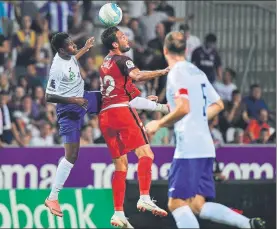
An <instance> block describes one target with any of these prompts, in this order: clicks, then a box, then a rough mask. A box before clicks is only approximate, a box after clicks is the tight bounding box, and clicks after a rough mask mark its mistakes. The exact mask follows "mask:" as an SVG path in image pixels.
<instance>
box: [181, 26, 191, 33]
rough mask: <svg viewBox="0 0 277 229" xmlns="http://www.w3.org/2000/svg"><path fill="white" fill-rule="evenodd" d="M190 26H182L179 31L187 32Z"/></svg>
mask: <svg viewBox="0 0 277 229" xmlns="http://www.w3.org/2000/svg"><path fill="white" fill-rule="evenodd" d="M189 29H190V28H189V25H188V24H182V25H180V26H179V30H180V31H183V32H186V31H189Z"/></svg>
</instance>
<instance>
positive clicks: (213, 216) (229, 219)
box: [199, 202, 251, 228]
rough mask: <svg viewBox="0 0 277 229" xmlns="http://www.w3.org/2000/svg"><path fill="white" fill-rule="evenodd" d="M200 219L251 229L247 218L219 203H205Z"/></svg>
mask: <svg viewBox="0 0 277 229" xmlns="http://www.w3.org/2000/svg"><path fill="white" fill-rule="evenodd" d="M199 217H200V218H202V219H209V220H211V221H213V222H216V223H222V224H226V225H229V226H235V227H238V228H251V226H250V222H249V219H248V218H247V217H245V216H243V215H240V214H238V213H236V212H234V211H233V210H232V209H230V208H228V207H226V206H224V205H222V204H218V203H211V202H209V203H205V204H204V205H203V207H202V210H201V212H200V214H199Z"/></svg>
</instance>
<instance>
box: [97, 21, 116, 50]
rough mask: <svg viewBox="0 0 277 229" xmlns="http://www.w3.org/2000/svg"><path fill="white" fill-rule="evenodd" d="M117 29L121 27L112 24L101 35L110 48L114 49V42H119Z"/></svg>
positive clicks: (106, 45) (104, 43) (103, 41)
mask: <svg viewBox="0 0 277 229" xmlns="http://www.w3.org/2000/svg"><path fill="white" fill-rule="evenodd" d="M117 31H119V29H118V28H117V27H116V26H112V27H109V28H107V29H106V30H105V31H104V32H103V33H102V35H101V40H102V43H103V45H104V46H105V47H106V48H107V49H109V50H111V49H114V47H113V42H117V37H116V32H117Z"/></svg>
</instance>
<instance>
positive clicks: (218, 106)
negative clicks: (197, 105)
mask: <svg viewBox="0 0 277 229" xmlns="http://www.w3.org/2000/svg"><path fill="white" fill-rule="evenodd" d="M222 110H224V103H223V101H222V100H221V99H220V100H218V101H217V102H215V103H212V104H211V105H210V106H209V107H208V109H207V116H208V120H211V119H212V118H213V117H215V116H216V115H218V114H219V113H220V112H221V111H222Z"/></svg>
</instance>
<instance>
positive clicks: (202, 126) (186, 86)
mask: <svg viewBox="0 0 277 229" xmlns="http://www.w3.org/2000/svg"><path fill="white" fill-rule="evenodd" d="M166 96H167V101H168V103H169V106H170V110H174V109H175V106H176V105H175V102H174V98H175V97H176V96H182V97H185V98H187V99H188V100H189V104H190V112H189V113H188V114H187V115H186V116H184V117H183V118H182V119H181V120H179V121H178V122H176V123H175V125H174V131H175V135H176V149H175V153H174V158H206V157H215V147H214V143H213V140H212V137H211V133H210V130H209V126H208V119H207V107H208V104H211V103H214V102H216V101H218V100H219V99H220V97H219V95H218V94H217V92H216V91H215V90H214V88H213V86H212V85H211V84H210V82H209V80H208V79H207V76H206V75H205V73H203V72H202V71H201V70H199V69H198V68H197V67H196V66H195V65H193V64H192V63H190V62H187V61H181V62H178V63H177V64H176V65H175V66H174V67H173V68H172V69H171V70H170V72H169V74H168V77H167V89H166Z"/></svg>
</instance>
